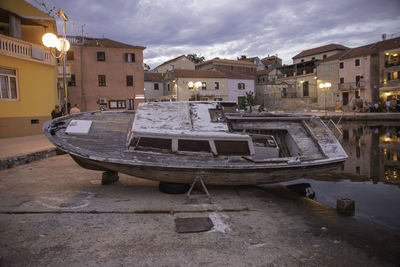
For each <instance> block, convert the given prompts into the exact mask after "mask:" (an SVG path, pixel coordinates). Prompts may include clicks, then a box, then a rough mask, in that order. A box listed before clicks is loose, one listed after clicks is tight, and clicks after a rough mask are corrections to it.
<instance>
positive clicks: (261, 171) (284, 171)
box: [71, 155, 343, 185]
mask: <svg viewBox="0 0 400 267" xmlns="http://www.w3.org/2000/svg"><path fill="white" fill-rule="evenodd" d="M71 157H72V158H73V159H74V160H75V162H76V163H78V164H79V165H80V166H81V167H83V168H86V169H89V170H97V171H115V172H120V173H124V174H127V175H132V176H135V177H139V178H144V179H149V180H155V181H160V182H168V183H183V184H188V183H192V182H193V180H194V178H195V177H201V178H202V180H203V181H204V182H205V183H206V184H208V185H257V184H270V183H279V182H286V181H291V180H295V179H300V178H305V177H310V175H312V174H319V173H321V172H325V171H334V170H338V169H340V167H341V166H342V165H343V162H336V163H330V164H325V165H312V166H300V165H299V166H292V167H290V168H288V167H282V168H257V169H255V168H240V169H234V168H231V169H216V168H201V169H199V168H176V167H168V166H163V167H157V166H145V165H130V164H122V163H113V162H105V161H96V160H91V159H87V158H84V157H80V156H77V155H71Z"/></svg>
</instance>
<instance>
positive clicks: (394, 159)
mask: <svg viewBox="0 0 400 267" xmlns="http://www.w3.org/2000/svg"><path fill="white" fill-rule="evenodd" d="M393 161H397V153H396V152H393ZM394 174H395V175H396V171H394Z"/></svg>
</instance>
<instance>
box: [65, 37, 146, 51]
mask: <svg viewBox="0 0 400 267" xmlns="http://www.w3.org/2000/svg"><path fill="white" fill-rule="evenodd" d="M67 39H68V40H69V41H70V42H71V45H84V46H95V47H108V48H133V49H142V50H144V49H146V47H144V46H134V45H129V44H124V43H121V42H117V41H114V40H111V39H108V38H91V37H82V36H67ZM82 40H83V42H82Z"/></svg>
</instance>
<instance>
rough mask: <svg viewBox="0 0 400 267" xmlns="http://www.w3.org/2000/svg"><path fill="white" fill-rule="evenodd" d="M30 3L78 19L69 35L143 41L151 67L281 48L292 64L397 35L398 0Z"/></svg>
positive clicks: (262, 54)
mask: <svg viewBox="0 0 400 267" xmlns="http://www.w3.org/2000/svg"><path fill="white" fill-rule="evenodd" d="M28 2H30V3H32V4H34V5H35V6H37V7H38V6H39V5H38V3H39V2H44V3H45V4H46V5H47V6H48V7H49V8H52V7H56V8H57V9H62V10H63V11H64V12H65V13H66V14H67V15H68V17H69V18H70V19H71V20H72V21H73V22H74V23H75V26H74V27H72V23H68V27H67V34H68V35H80V34H81V26H82V25H85V26H84V30H85V31H86V32H87V33H88V34H89V36H90V37H103V36H104V37H106V38H110V39H113V40H116V41H120V42H123V43H127V44H132V45H140V46H145V47H146V50H144V62H145V63H147V64H148V65H150V66H151V67H152V68H153V67H156V66H157V65H159V64H161V63H162V62H164V61H166V60H169V59H171V58H174V57H177V56H179V55H182V54H192V53H196V54H198V55H202V56H204V57H205V58H206V59H211V58H214V57H220V58H228V59H236V58H237V57H238V56H240V55H246V56H247V57H253V56H258V57H260V58H263V57H266V56H268V55H273V54H278V56H279V57H281V58H282V59H283V62H284V63H286V64H290V63H291V62H292V59H291V58H292V57H293V56H294V55H296V54H298V53H300V52H301V51H302V50H305V49H310V48H313V47H318V46H321V45H326V44H330V43H338V44H342V45H345V46H348V47H357V46H361V45H365V44H368V43H373V42H376V41H379V40H381V38H382V37H381V36H382V34H383V33H386V34H387V36H388V38H390V37H399V36H400V12H399V11H400V1H398V0H335V1H332V0H308V1H307V0H306V1H301V0H279V1H278V0H276V1H273V0H187V1H185V0H68V1H65V0H28ZM41 9H42V10H44V9H43V7H41ZM58 20H59V19H58ZM60 22H61V21H60ZM60 25H61V24H59V30H61V29H62V27H60Z"/></svg>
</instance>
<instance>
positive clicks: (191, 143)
mask: <svg viewBox="0 0 400 267" xmlns="http://www.w3.org/2000/svg"><path fill="white" fill-rule="evenodd" d="M178 150H179V151H192V152H211V148H210V144H209V142H208V140H178Z"/></svg>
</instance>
